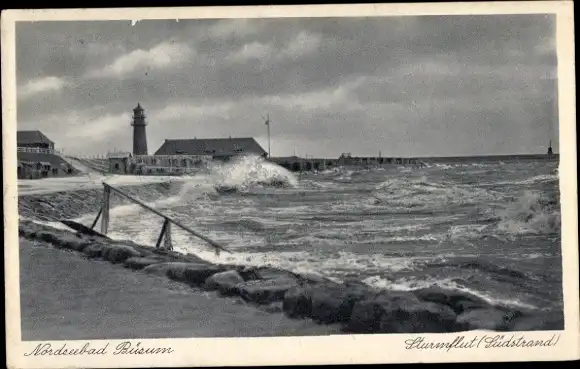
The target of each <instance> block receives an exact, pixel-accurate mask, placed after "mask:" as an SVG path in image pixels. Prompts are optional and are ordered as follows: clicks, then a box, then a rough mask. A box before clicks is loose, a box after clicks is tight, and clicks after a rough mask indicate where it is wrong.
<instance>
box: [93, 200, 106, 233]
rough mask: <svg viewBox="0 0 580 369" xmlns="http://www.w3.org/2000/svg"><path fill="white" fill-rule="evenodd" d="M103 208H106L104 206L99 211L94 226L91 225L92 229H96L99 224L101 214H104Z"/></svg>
mask: <svg viewBox="0 0 580 369" xmlns="http://www.w3.org/2000/svg"><path fill="white" fill-rule="evenodd" d="M103 208H104V206H102V205H101V208H100V209H99V212H98V213H97V217H96V218H95V220H94V221H93V224H92V225H91V229H94V228H95V226H96V225H97V222H98V221H99V218H100V217H101V213H102V212H103Z"/></svg>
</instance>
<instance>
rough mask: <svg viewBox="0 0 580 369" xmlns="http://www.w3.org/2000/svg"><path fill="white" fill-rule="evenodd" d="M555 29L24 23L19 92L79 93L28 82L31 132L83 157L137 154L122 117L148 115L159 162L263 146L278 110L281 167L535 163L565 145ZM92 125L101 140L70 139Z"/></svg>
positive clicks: (502, 21)
mask: <svg viewBox="0 0 580 369" xmlns="http://www.w3.org/2000/svg"><path fill="white" fill-rule="evenodd" d="M555 24H556V23H555V17H553V16H546V15H536V14H533V15H532V14H529V15H487V16H483V15H473V16H421V17H412V16H409V17H388V18H381V17H367V18H316V19H313V18H278V19H243V20H241V19H240V20H238V19H220V20H181V19H180V21H179V22H175V20H146V21H140V22H138V23H137V24H136V25H135V26H134V27H132V26H131V23H130V22H128V21H119V22H116V21H103V22H34V23H32V22H31V23H22V24H19V25H17V34H16V38H17V50H16V53H17V60H18V69H17V81H19V82H21V84H28V82H27V81H35V80H37V79H38V80H39V79H42V78H48V77H50V76H52V77H55V78H58V79H60V80H62V81H67V83H68V84H66V85H65V86H64V87H66V88H64V87H61V88H59V89H58V90H50V91H49V92H58V93H43V94H36V95H33V94H31V95H29V98H22V96H23V95H22V94H23V92H22V90H23V89H24V86H23V85H21V86H20V87H19V96H20V97H21V98H20V99H19V104H18V113H17V114H18V119H19V122H18V124H19V128H27V129H43V130H47V132H48V133H51V134H53V135H55V136H54V137H55V138H54V139H55V141H57V142H60V143H62V144H63V145H67V146H69V145H71V146H78V145H77V143H78V142H79V141H82V142H83V145H82V146H83V147H82V148H81V149H83V150H84V149H86V150H89V149H90V150H94V151H98V150H101V152H102V151H103V150H105V149H104V148H105V147H109V146H110V145H115V147H117V148H125V149H129V150H130V147H131V128H130V125H129V122H128V120H127V121H124V120H123V119H125V118H122V117H124V116H128V114H130V113H131V109H132V108H133V107H134V106H135V105H136V104H137V102H140V103H141V104H142V105H143V106H144V108H145V109H146V114H147V115H148V121H149V125H148V128H147V134H148V138H149V146H150V148H151V149H155V148H157V147H158V145H160V144H161V143H162V142H163V140H164V139H165V138H175V137H223V136H226V137H227V136H229V135H232V136H255V137H258V138H260V139H265V129H264V125H263V122H262V121H261V117H260V115H265V114H266V113H270V115H271V117H272V121H273V123H272V126H271V128H272V135H273V136H272V138H273V141H272V142H273V146H272V149H273V153H274V154H275V155H291V154H292V152H293V149H294V148H296V149H297V151H298V152H301V153H304V152H306V151H307V152H308V153H312V154H315V153H316V155H326V156H329V157H333V156H337V155H339V154H340V152H341V151H344V150H348V151H351V152H352V153H353V154H355V153H356V154H357V155H364V154H373V155H374V154H376V153H377V152H378V151H379V150H381V151H382V152H383V154H384V155H387V154H388V155H461V154H468V153H508V152H514V151H513V150H517V151H522V152H526V150H527V151H529V150H536V148H537V147H540V146H541V144H542V143H545V142H547V140H549V138H552V139H555V140H557V132H558V127H557V126H558V109H557V75H556V73H557V58H556V54H555V42H554V36H555ZM169 40H171V41H169ZM172 41H173V42H172ZM147 72H149V73H147ZM145 73H147V74H146V75H145ZM24 94H25V93H24ZM30 97H35V98H30ZM36 97H38V98H36ZM96 107H98V108H96ZM62 111H77V112H78V114H79V115H78V117H76V118H74V119H71V116H65V115H63V114H62ZM48 117H55V118H54V119H53V118H50V120H47V119H48ZM78 122H85V123H86V127H84V126H85V125H83V128H81V126H78V127H76V125H78V124H79V123H78ZM89 125H95V128H94V129H95V132H97V133H98V132H101V133H102V134H101V133H99V135H100V136H98V137H102V138H97V135H95V138H94V139H92V138H91V137H90V136H88V137H87V138H86V139H85V138H83V139H80V138H79V139H74V140H71V139H69V138H68V137H72V136H70V135H69V134H68V133H67V132H68V130H73V131H72V132H73V134H74V135H76V136H75V137H81V136H78V135H84V134H86V132H90V130H89V129H88V128H87V127H88V126H89ZM97 125H98V126H99V127H97ZM115 125H117V126H115ZM114 127H118V129H113V128H114ZM73 128H74V129H73ZM82 137H85V136H82ZM274 142H277V143H278V144H276V145H274ZM556 144H557V141H556ZM290 149H291V150H292V151H290V152H287V151H288V150H290ZM284 150H286V152H284ZM151 151H153V150H151ZM542 152H543V150H542Z"/></svg>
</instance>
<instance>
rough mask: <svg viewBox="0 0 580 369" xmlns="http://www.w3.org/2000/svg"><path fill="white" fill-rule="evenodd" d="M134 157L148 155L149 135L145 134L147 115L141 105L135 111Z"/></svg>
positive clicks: (133, 124)
mask: <svg viewBox="0 0 580 369" xmlns="http://www.w3.org/2000/svg"><path fill="white" fill-rule="evenodd" d="M131 125H132V126H133V155H147V133H146V132H145V126H146V125H147V123H145V114H144V110H143V108H142V107H141V104H139V103H137V107H136V108H135V109H133V123H131Z"/></svg>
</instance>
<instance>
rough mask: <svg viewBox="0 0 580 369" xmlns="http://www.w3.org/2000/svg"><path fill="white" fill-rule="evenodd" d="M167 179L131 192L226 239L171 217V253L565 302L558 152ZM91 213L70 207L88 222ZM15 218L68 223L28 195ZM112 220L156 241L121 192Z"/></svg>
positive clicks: (532, 305)
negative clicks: (545, 156)
mask: <svg viewBox="0 0 580 369" xmlns="http://www.w3.org/2000/svg"><path fill="white" fill-rule="evenodd" d="M105 181H106V179H105ZM168 181H169V185H167V184H160V183H157V184H153V185H149V186H145V187H142V188H141V189H138V187H131V188H130V189H127V192H128V193H130V194H131V195H132V196H134V197H137V198H139V199H142V200H143V201H145V202H146V203H147V204H148V205H150V206H152V207H154V208H155V209H157V210H159V211H161V212H163V213H165V214H167V215H169V216H171V217H173V218H175V219H178V220H179V221H180V222H182V223H183V224H185V225H187V226H188V227H191V228H192V229H194V230H195V231H197V232H199V233H200V234H203V235H204V236H207V237H208V238H210V239H212V240H214V241H217V242H219V243H220V244H222V245H223V246H224V247H226V248H227V249H228V250H230V251H231V253H227V252H221V253H216V252H215V251H214V249H213V248H212V247H211V246H209V245H208V244H207V243H206V242H205V241H203V240H201V239H199V238H196V237H194V236H192V235H190V234H189V233H187V232H185V231H183V230H181V229H179V228H178V227H175V226H174V227H172V231H171V232H172V233H171V236H172V242H173V246H174V248H175V250H177V251H180V252H186V253H194V254H197V255H199V256H201V257H202V258H205V259H207V260H209V261H213V262H220V263H228V264H232V263H233V264H240V265H259V266H263V265H269V266H273V267H280V268H285V269H290V270H292V271H295V272H299V273H308V274H318V275H321V276H324V277H327V278H330V279H332V280H336V281H345V280H357V281H360V282H362V283H365V284H367V285H369V286H372V287H374V288H377V289H386V290H404V291H408V290H415V289H420V288H425V287H429V286H439V287H442V288H445V289H456V290H462V291H466V292H469V293H472V294H475V295H478V296H480V297H482V298H484V299H486V300H488V301H489V302H491V303H493V304H499V305H504V306H508V307H516V308H518V307H519V308H526V309H538V310H556V311H561V310H562V305H563V298H562V258H561V245H560V243H561V219H560V193H559V176H558V161H557V160H504V161H502V160H493V161H482V160H478V159H477V158H473V159H469V160H464V161H462V162H459V163H431V164H429V163H426V164H424V165H422V166H393V167H390V168H374V169H373V168H335V169H331V170H325V171H321V172H316V173H291V172H289V171H287V170H285V169H284V168H282V167H280V166H277V165H275V164H273V163H270V162H266V161H264V160H262V159H260V158H257V157H246V158H242V159H240V160H238V161H235V162H231V163H227V164H224V165H222V166H217V167H214V168H213V169H211V170H208V171H206V172H202V173H198V174H197V175H194V176H190V177H181V178H173V179H168ZM163 186H166V187H163ZM167 186H169V187H167ZM119 188H121V187H119ZM136 188H137V189H136ZM163 188H171V190H170V191H166V190H162V189H163ZM224 188H226V189H227V191H223V189H224ZM220 189H222V190H220ZM101 192H102V191H101ZM101 192H99V191H96V192H95V196H96V197H98V199H96V200H95V201H97V202H98V201H100V198H101V197H102V195H101ZM83 196H85V195H83ZM112 196H118V195H115V194H113V195H112ZM46 201H48V202H50V201H55V200H50V199H48V200H46ZM82 201H85V202H86V201H87V200H86V196H85V198H84V199H82ZM77 203H78V204H80V203H81V202H78V201H77ZM56 205H57V204H52V205H50V206H56ZM67 206H68V205H67ZM97 211H98V208H97V207H92V208H87V210H86V211H84V210H83V211H77V212H72V213H71V214H70V215H71V217H72V218H73V219H75V220H77V221H79V222H81V223H83V224H85V225H90V224H91V223H92V221H93V219H94V218H95V216H96V213H97ZM65 215H66V214H65ZM73 215H74V216H73ZM61 216H62V214H61ZM21 217H23V218H27V219H33V220H34V219H36V221H39V222H43V223H46V224H51V225H53V226H59V227H63V225H58V222H56V221H52V222H50V221H49V222H47V221H46V219H44V218H42V217H40V218H39V217H36V218H35V215H34V211H32V210H31V209H30V207H28V208H25V209H24V210H22V208H21ZM110 218H111V222H110V225H109V233H108V235H109V236H111V237H112V238H116V239H127V240H132V241H134V242H137V243H141V244H144V245H149V246H152V247H153V246H154V245H155V243H156V242H157V238H158V236H159V232H160V229H161V224H162V222H163V220H162V219H161V218H159V217H158V216H157V215H155V214H153V213H151V212H148V211H146V210H144V209H142V208H141V207H139V206H137V205H134V204H131V203H128V202H120V203H118V204H116V205H115V206H113V207H112V209H111V213H110ZM97 227H98V226H97Z"/></svg>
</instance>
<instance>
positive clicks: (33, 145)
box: [16, 131, 78, 179]
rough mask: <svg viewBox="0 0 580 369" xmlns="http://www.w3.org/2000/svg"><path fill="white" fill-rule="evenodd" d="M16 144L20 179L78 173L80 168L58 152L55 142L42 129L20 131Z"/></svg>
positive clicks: (17, 134)
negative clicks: (75, 166) (76, 167)
mask: <svg viewBox="0 0 580 369" xmlns="http://www.w3.org/2000/svg"><path fill="white" fill-rule="evenodd" d="M16 146H17V147H16V151H17V157H18V166H17V170H18V172H17V173H18V178H19V179H36V178H46V177H64V176H70V175H76V174H78V170H76V169H75V168H74V167H73V166H72V165H70V164H69V163H68V162H66V161H65V160H64V159H63V158H62V157H60V156H59V155H57V154H56V152H55V150H54V142H53V141H52V140H51V139H49V138H48V137H46V136H45V135H44V134H43V133H42V132H40V131H18V132H17V133H16Z"/></svg>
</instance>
